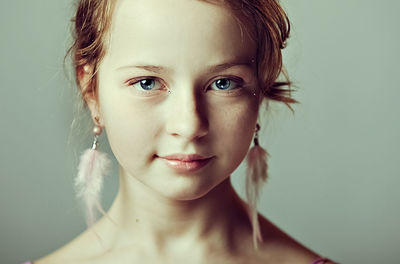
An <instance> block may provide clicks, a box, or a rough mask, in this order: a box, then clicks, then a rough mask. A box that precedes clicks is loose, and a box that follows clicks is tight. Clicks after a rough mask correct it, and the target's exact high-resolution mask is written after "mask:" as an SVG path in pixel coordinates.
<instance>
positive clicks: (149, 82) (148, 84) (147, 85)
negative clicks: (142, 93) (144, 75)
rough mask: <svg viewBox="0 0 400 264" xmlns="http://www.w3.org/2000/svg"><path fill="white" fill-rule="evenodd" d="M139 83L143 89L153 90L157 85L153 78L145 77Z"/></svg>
mask: <svg viewBox="0 0 400 264" xmlns="http://www.w3.org/2000/svg"><path fill="white" fill-rule="evenodd" d="M139 83H140V87H142V88H143V90H152V89H153V88H154V86H155V81H154V80H153V79H144V80H141V81H139Z"/></svg>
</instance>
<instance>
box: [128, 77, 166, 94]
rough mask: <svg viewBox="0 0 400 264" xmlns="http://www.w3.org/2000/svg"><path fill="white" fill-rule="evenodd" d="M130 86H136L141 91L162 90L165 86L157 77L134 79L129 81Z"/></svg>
mask: <svg viewBox="0 0 400 264" xmlns="http://www.w3.org/2000/svg"><path fill="white" fill-rule="evenodd" d="M128 85H129V86H132V87H135V88H136V89H137V90H139V91H145V92H146V91H154V90H161V89H163V88H164V86H163V85H162V84H161V82H160V81H158V80H156V79H155V78H144V79H134V80H131V81H129V83H128Z"/></svg>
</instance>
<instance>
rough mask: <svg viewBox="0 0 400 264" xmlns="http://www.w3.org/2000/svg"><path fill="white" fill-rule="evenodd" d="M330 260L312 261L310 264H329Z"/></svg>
mask: <svg viewBox="0 0 400 264" xmlns="http://www.w3.org/2000/svg"><path fill="white" fill-rule="evenodd" d="M329 261H330V260H329V259H328V258H319V259H316V260H314V261H313V263H312V264H324V263H327V262H329Z"/></svg>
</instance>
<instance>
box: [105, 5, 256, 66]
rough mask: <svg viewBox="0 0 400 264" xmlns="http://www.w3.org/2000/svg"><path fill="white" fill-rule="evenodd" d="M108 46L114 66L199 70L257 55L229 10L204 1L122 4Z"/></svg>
mask: <svg viewBox="0 0 400 264" xmlns="http://www.w3.org/2000/svg"><path fill="white" fill-rule="evenodd" d="M108 45H109V47H108V52H107V54H106V57H110V58H109V59H111V60H112V61H113V63H122V62H125V61H126V60H128V61H126V62H129V60H132V59H135V60H139V61H141V60H146V62H148V60H154V63H163V62H165V63H167V62H169V63H171V62H174V63H179V62H187V61H192V66H195V65H196V63H199V64H201V63H205V62H207V63H209V64H212V63H214V62H220V61H221V60H225V59H245V58H250V57H253V56H254V54H255V45H254V43H253V42H252V41H251V38H250V37H249V36H248V34H247V32H246V30H245V28H244V27H243V26H242V25H241V24H240V23H239V22H238V19H237V18H236V17H235V16H234V15H233V13H232V12H231V11H230V10H229V9H227V8H226V7H224V6H222V5H217V4H211V3H209V2H206V1H199V0H119V1H117V4H116V6H115V10H114V13H113V17H112V25H111V29H110V39H109V41H108ZM150 62H152V61H150ZM186 64H187V63H186Z"/></svg>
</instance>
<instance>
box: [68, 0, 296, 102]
mask: <svg viewBox="0 0 400 264" xmlns="http://www.w3.org/2000/svg"><path fill="white" fill-rule="evenodd" d="M202 1H207V0H202ZM115 2H116V0H79V1H78V6H77V11H76V15H75V17H74V18H73V19H72V22H73V23H74V27H73V40H74V42H73V45H72V46H71V48H70V49H69V51H68V52H70V53H71V54H72V61H73V67H74V70H75V77H76V81H77V84H78V87H80V84H79V80H78V76H79V74H80V73H81V72H82V68H83V66H85V65H89V66H90V67H91V69H92V71H93V73H92V76H91V78H90V80H89V83H88V85H87V87H86V89H81V95H82V98H86V95H87V94H88V93H93V94H95V96H96V98H97V68H98V65H99V63H100V62H101V60H102V59H103V57H104V55H105V53H106V46H105V44H104V38H105V34H106V33H107V32H108V30H109V28H110V25H111V20H112V13H113V10H114V6H115ZM208 2H212V3H214V4H221V5H225V6H227V7H228V8H230V9H231V10H232V11H233V13H234V14H235V15H236V16H237V18H238V19H239V21H241V22H243V24H244V25H245V27H246V29H247V31H248V32H249V33H250V34H251V35H252V37H253V38H254V40H255V41H256V43H257V53H256V62H257V76H258V80H259V84H260V89H261V92H262V94H263V95H264V96H265V97H266V98H269V99H271V100H274V101H279V102H283V103H285V104H286V105H287V106H288V107H289V108H290V109H291V110H292V108H291V106H290V104H291V103H297V101H296V100H294V99H293V98H292V96H291V92H292V89H291V87H290V81H289V79H288V77H287V74H286V72H285V71H284V68H283V66H282V52H281V50H282V49H283V48H284V47H285V45H286V40H287V38H288V37H289V32H290V22H289V19H288V17H287V15H286V13H285V11H284V10H283V9H282V7H281V6H280V4H279V1H278V0H212V1H210V0H208ZM281 74H283V76H284V77H285V81H278V77H279V76H280V75H281ZM80 88H82V87H80Z"/></svg>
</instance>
